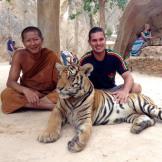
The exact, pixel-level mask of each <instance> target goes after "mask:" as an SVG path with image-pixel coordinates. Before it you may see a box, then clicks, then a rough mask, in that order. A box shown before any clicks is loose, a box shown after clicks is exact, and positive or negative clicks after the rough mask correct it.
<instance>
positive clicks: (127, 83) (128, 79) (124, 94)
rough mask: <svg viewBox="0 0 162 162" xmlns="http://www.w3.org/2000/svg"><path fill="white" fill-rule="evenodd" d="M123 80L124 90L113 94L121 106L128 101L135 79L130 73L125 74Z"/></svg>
mask: <svg viewBox="0 0 162 162" xmlns="http://www.w3.org/2000/svg"><path fill="white" fill-rule="evenodd" d="M122 78H123V80H124V85H123V88H121V89H119V90H117V91H115V92H113V93H112V94H113V95H114V97H115V99H116V101H117V102H118V103H121V104H122V103H125V102H126V101H127V98H128V96H129V92H130V91H131V89H132V86H133V83H134V80H133V77H132V75H131V73H130V72H129V71H126V72H124V73H123V74H122Z"/></svg>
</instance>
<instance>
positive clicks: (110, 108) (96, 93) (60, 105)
mask: <svg viewBox="0 0 162 162" xmlns="http://www.w3.org/2000/svg"><path fill="white" fill-rule="evenodd" d="M56 67H57V69H58V71H59V72H60V78H59V81H58V84H57V91H58V93H59V96H60V97H59V100H58V102H57V105H56V107H55V108H54V109H53V111H52V113H51V116H50V119H49V122H48V127H47V129H46V130H45V131H44V132H43V133H42V134H41V135H40V136H39V137H38V140H39V141H40V142H44V143H47V142H54V141H56V140H57V139H58V138H59V137H60V132H61V127H62V125H63V124H65V123H66V122H69V123H70V124H71V125H72V126H73V127H74V128H75V130H76V134H75V136H74V137H73V138H72V140H71V141H70V142H69V143H68V149H69V150H70V151H72V152H77V151H81V150H82V149H83V148H84V147H85V146H86V144H87V142H88V139H89V138H90V135H91V131H92V125H100V124H115V123H121V122H128V123H133V124H132V128H131V132H132V133H140V132H141V131H142V130H144V129H145V128H147V127H150V126H152V125H154V124H155V120H154V118H158V119H160V120H162V109H161V108H159V107H157V106H156V105H155V104H154V103H153V101H152V100H151V99H150V98H149V97H146V96H144V95H142V94H133V93H132V94H130V95H129V97H128V101H127V103H125V104H117V103H116V102H115V100H114V97H113V96H112V95H111V94H110V93H109V92H108V91H104V90H97V89H94V87H93V85H92V83H91V82H90V80H89V79H88V75H89V74H90V72H91V71H92V70H93V67H92V66H91V65H90V64H86V65H84V66H82V67H80V66H79V65H68V66H66V67H65V66H62V65H60V64H57V66H56Z"/></svg>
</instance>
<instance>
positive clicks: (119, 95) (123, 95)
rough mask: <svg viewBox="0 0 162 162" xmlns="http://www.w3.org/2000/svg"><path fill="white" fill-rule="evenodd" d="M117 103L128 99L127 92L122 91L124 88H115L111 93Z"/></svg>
mask: <svg viewBox="0 0 162 162" xmlns="http://www.w3.org/2000/svg"><path fill="white" fill-rule="evenodd" d="M111 94H112V95H113V96H114V97H115V100H116V102H117V103H120V104H123V103H126V102H127V100H128V96H129V92H126V91H124V89H120V90H117V91H115V92H112V93H111Z"/></svg>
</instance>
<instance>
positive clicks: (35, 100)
mask: <svg viewBox="0 0 162 162" xmlns="http://www.w3.org/2000/svg"><path fill="white" fill-rule="evenodd" d="M23 94H24V95H25V97H26V98H27V100H28V102H29V103H30V104H33V106H34V107H36V106H37V105H38V104H39V97H40V94H41V93H39V92H37V91H34V90H32V89H30V88H26V87H25V88H23Z"/></svg>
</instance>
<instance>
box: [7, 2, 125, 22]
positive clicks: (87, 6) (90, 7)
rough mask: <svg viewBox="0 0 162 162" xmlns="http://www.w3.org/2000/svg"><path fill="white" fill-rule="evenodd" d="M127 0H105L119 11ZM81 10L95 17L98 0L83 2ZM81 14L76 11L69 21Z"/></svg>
mask: <svg viewBox="0 0 162 162" xmlns="http://www.w3.org/2000/svg"><path fill="white" fill-rule="evenodd" d="M8 1H11V0H8ZM127 1H128V0H106V2H107V3H109V4H110V8H113V7H114V6H118V7H119V8H120V9H122V10H123V9H124V8H125V6H126V4H127ZM83 10H84V11H86V12H87V13H88V14H89V15H95V14H96V13H97V12H98V10H99V0H83ZM81 13H82V12H81V11H78V12H76V13H73V14H71V15H70V16H69V18H70V19H75V18H76V17H77V16H78V15H80V14H81Z"/></svg>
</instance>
